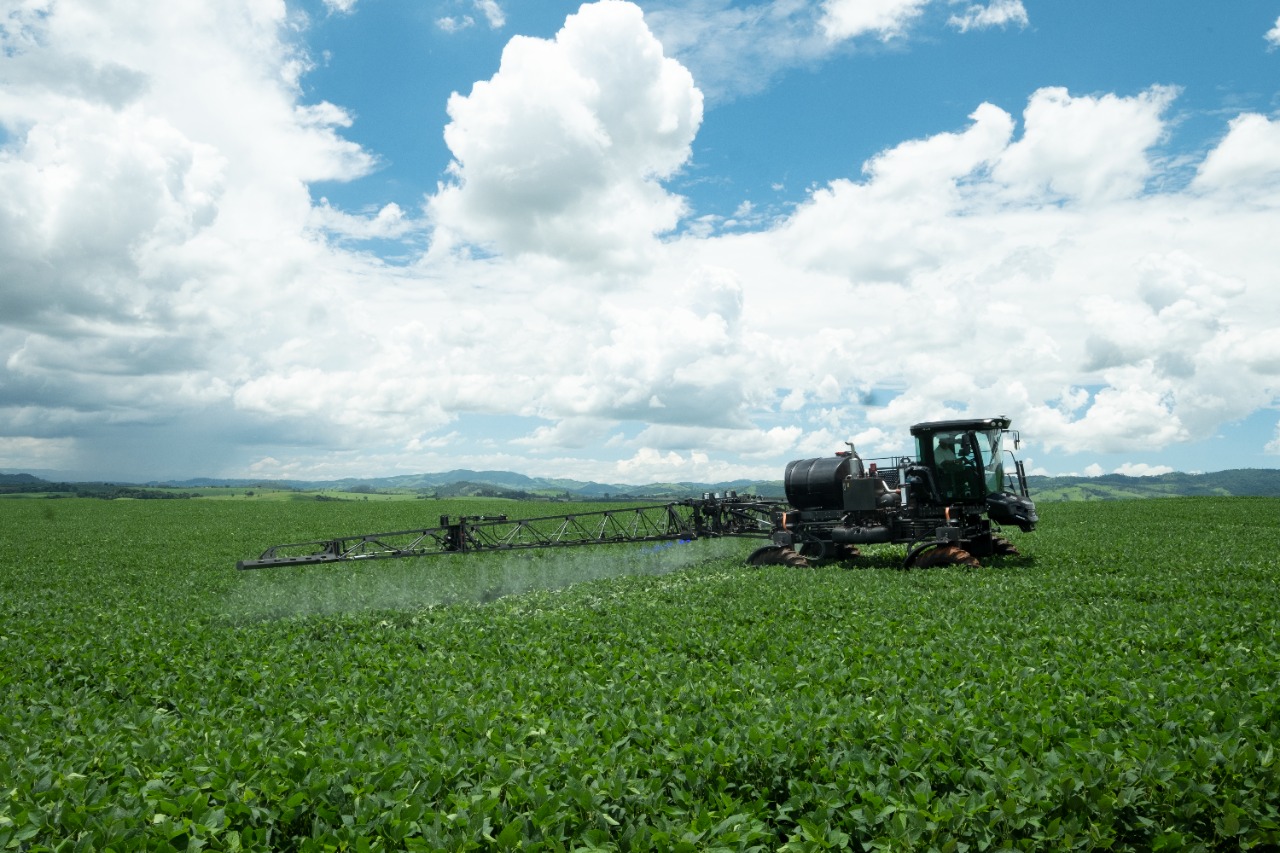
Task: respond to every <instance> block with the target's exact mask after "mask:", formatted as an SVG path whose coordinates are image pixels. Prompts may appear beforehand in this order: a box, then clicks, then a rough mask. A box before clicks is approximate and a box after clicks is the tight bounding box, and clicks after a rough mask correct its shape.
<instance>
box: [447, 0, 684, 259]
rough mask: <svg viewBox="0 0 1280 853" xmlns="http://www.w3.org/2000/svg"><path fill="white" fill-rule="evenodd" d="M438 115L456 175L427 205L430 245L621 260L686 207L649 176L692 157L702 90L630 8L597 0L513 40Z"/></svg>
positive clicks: (634, 255)
mask: <svg viewBox="0 0 1280 853" xmlns="http://www.w3.org/2000/svg"><path fill="white" fill-rule="evenodd" d="M449 116H450V118H451V122H450V124H449V125H448V126H447V127H446V128H445V140H446V142H447V143H448V145H449V148H450V150H451V151H452V152H453V155H454V162H453V165H452V167H451V172H452V177H453V180H452V181H451V183H449V184H448V185H446V186H443V187H441V188H440V191H439V192H438V193H437V194H436V195H435V196H434V197H433V198H432V199H431V201H430V209H431V212H432V216H433V218H434V221H435V224H436V227H437V239H438V240H439V241H444V242H446V243H447V242H448V241H450V240H453V241H458V242H473V243H477V244H479V245H481V246H483V247H487V248H492V249H496V250H497V251H500V252H503V253H510V254H513V255H519V254H537V255H544V256H548V257H552V258H557V259H561V260H569V261H596V260H600V259H609V260H612V261H615V262H619V263H632V262H635V261H636V260H637V259H638V258H639V257H641V256H643V254H644V253H645V252H646V251H647V250H648V249H649V248H650V247H651V241H652V239H653V237H654V235H656V234H660V233H662V232H664V231H669V230H671V229H672V228H674V227H675V225H676V223H677V222H678V220H679V217H680V215H681V214H682V212H683V211H684V209H685V206H684V201H683V199H681V198H680V197H678V196H675V195H672V194H671V193H670V192H668V191H667V190H666V189H665V188H664V187H663V186H662V185H661V183H660V181H661V179H663V178H667V177H669V176H671V175H672V174H673V173H674V172H675V171H676V170H677V169H679V168H680V167H681V166H682V165H683V164H684V163H685V161H686V160H687V159H688V157H689V152H690V148H689V146H690V143H691V142H692V140H693V136H694V133H695V132H696V131H697V128H698V125H699V123H700V122H701V120H702V96H701V93H700V92H699V91H698V90H697V88H696V87H695V86H694V85H693V79H692V77H691V76H690V75H689V73H688V71H686V70H685V69H684V68H683V67H682V66H681V65H679V64H678V63H676V62H675V61H673V60H671V59H668V58H667V57H665V56H664V55H663V51H662V45H661V44H660V43H659V42H658V41H657V39H655V38H654V37H653V35H652V34H651V33H650V32H649V30H648V28H647V27H646V26H645V24H644V19H643V16H642V13H641V12H640V9H639V7H637V6H635V5H633V4H630V3H624V2H619V0H603V2H599V3H595V4H591V5H585V6H583V7H582V9H581V10H580V11H579V12H578V13H577V14H575V15H571V16H569V18H568V19H567V20H566V21H565V25H564V28H563V29H561V30H560V32H559V33H558V34H557V35H556V38H555V39H554V40H550V41H549V40H544V39H535V38H528V37H523V36H517V37H515V38H513V39H512V40H511V42H510V43H509V44H508V45H507V47H506V49H505V50H504V51H503V55H502V65H501V67H500V68H499V69H498V72H497V73H496V74H495V75H494V76H493V78H492V79H490V80H487V81H481V82H478V83H476V84H475V86H474V87H473V88H472V90H471V93H470V94H469V95H461V94H455V95H454V96H453V97H451V98H450V99H449Z"/></svg>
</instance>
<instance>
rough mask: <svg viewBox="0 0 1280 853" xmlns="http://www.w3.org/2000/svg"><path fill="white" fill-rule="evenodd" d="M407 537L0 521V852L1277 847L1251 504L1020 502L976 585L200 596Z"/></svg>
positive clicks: (407, 520) (844, 576) (73, 520)
mask: <svg viewBox="0 0 1280 853" xmlns="http://www.w3.org/2000/svg"><path fill="white" fill-rule="evenodd" d="M526 508H527V509H528V510H529V512H528V514H530V515H537V514H543V513H546V512H547V511H548V510H549V509H550V507H548V506H533V505H528V506H527V507H526ZM432 510H433V511H435V506H434V505H433V506H432ZM441 511H445V510H441ZM465 511H467V512H468V513H477V512H480V513H482V512H486V511H488V510H487V509H486V508H484V507H483V506H482V505H480V503H479V502H476V501H469V502H467V503H466V504H465ZM498 511H505V512H511V511H512V504H511V503H510V502H502V503H501V504H500V509H499V510H498ZM551 511H554V510H551ZM421 512H422V503H421V502H413V501H408V502H399V503H397V502H383V503H374V502H369V503H365V502H342V503H316V502H297V503H287V502H280V503H270V504H254V503H250V502H231V501H207V502H206V501H182V502H171V501H164V502H162V501H145V502H110V503H108V502H103V501H95V500H77V499H67V500H62V501H8V502H4V503H0V513H2V514H3V524H2V525H0V545H3V554H4V555H5V556H4V557H3V558H0V559H2V560H3V562H2V563H0V611H2V612H0V702H2V703H3V705H2V707H3V708H4V713H3V714H2V715H0V780H2V781H0V849H15V850H17V849H20V850H32V851H35V850H53V849H57V850H75V849H105V848H108V847H110V848H112V849H115V850H129V849H148V850H167V849H174V850H187V849H201V848H203V849H211V850H237V849H255V848H256V849H264V848H265V849H276V850H334V849H351V850H364V849H394V850H469V849H474V850H494V849H524V850H548V851H554V850H628V851H641V850H788V851H811V850H826V849H847V848H853V849H864V850H909V849H911V850H914V849H922V850H923V849H938V850H982V849H989V850H997V849H1025V850H1038V849H1045V848H1054V849H1068V848H1097V847H1107V848H1111V849H1128V850H1153V849H1197V848H1198V849H1214V850H1217V849H1247V848H1251V847H1254V848H1259V849H1261V848H1263V847H1268V848H1273V847H1274V846H1275V845H1276V844H1280V778H1277V775H1278V774H1277V768H1276V755H1275V753H1276V741H1277V738H1278V736H1280V701H1277V699H1278V697H1277V687H1276V681H1277V671H1278V667H1277V663H1278V662H1280V639H1278V638H1280V630H1278V629H1280V615H1278V614H1280V585H1278V584H1277V583H1276V576H1275V554H1276V553H1277V545H1278V544H1280V501H1276V500H1269V499H1241V498H1235V499H1221V498H1205V499H1175V500H1168V501H1158V502H1117V503H1107V504H1084V503H1079V504H1053V505H1050V506H1047V507H1044V508H1043V513H1042V516H1043V519H1044V520H1043V524H1042V527H1041V530H1039V531H1037V532H1036V533H1035V534H1032V535H1030V536H1022V537H1019V539H1018V544H1019V546H1020V547H1021V548H1022V550H1023V552H1024V556H1022V557H1012V558H1005V559H1004V560H1003V561H1001V560H998V559H997V560H992V561H991V562H992V565H991V566H990V567H988V568H984V569H943V570H933V571H927V572H926V571H914V572H902V571H898V570H895V569H893V568H891V567H892V566H894V565H895V564H896V562H897V559H896V558H897V557H898V556H900V555H897V554H892V553H889V552H887V551H883V552H881V551H876V550H875V549H868V552H869V553H868V556H867V558H866V561H865V565H864V567H863V568H860V569H857V570H852V571H847V570H842V569H839V568H827V569H817V570H795V569H786V568H782V567H773V568H766V569H748V568H746V567H743V566H741V565H740V563H741V557H742V555H744V554H745V553H746V552H747V551H748V550H749V549H750V546H751V544H753V543H692V544H689V545H682V546H676V547H672V548H667V549H662V550H653V549H641V548H639V547H638V546H636V547H626V548H623V547H615V548H609V549H604V550H600V549H581V550H576V551H572V552H568V551H566V552H558V551H557V552H541V553H539V554H538V555H537V556H534V555H529V556H528V558H527V559H526V558H519V559H516V558H506V559H505V560H504V559H501V558H497V557H494V558H493V559H490V555H476V556H471V557H467V558H463V559H459V560H451V559H445V558H441V559H438V560H435V561H428V560H423V561H417V562H405V563H401V564H396V563H394V562H386V563H374V564H360V565H358V566H357V567H355V568H354V569H353V568H352V567H350V566H342V567H337V566H332V567H310V568H299V569H285V570H274V571H272V572H259V573H252V572H239V573H238V572H235V571H234V570H233V569H232V568H231V566H232V565H233V563H234V561H235V560H236V559H238V558H241V557H244V556H246V555H250V554H253V553H254V552H256V551H257V550H260V549H261V547H263V546H264V545H265V544H270V543H271V542H275V541H289V540H298V539H307V538H313V537H316V536H321V535H326V534H337V533H343V532H353V531H360V530H377V529H396V528H397V527H411V526H414V525H416V524H421V523H422V522H423V519H421V518H418V517H416V516H415V513H421ZM725 548H731V549H736V550H737V551H740V552H741V553H732V554H731V553H728V552H726V551H725V550H724V549H725ZM575 561H576V562H575ZM557 567H559V568H557ZM614 574H621V575H622V576H618V577H610V576H609V575H614ZM591 578H595V579H594V580H590V579H591ZM579 579H587V580H585V582H581V583H576V584H573V585H571V586H566V585H564V584H566V583H567V582H568V581H571V580H579ZM507 593H518V594H514V595H508V594H507Z"/></svg>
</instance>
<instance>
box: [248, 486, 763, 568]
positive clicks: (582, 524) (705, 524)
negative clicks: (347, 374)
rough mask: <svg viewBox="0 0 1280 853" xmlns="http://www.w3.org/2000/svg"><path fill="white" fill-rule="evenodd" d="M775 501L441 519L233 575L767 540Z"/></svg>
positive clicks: (283, 556) (290, 551)
mask: <svg viewBox="0 0 1280 853" xmlns="http://www.w3.org/2000/svg"><path fill="white" fill-rule="evenodd" d="M784 507H785V504H783V503H781V502H777V501H765V500H755V499H749V498H738V497H736V496H732V495H731V496H729V497H716V496H713V495H704V496H703V497H701V498H687V499H685V500H682V501H678V502H674V503H667V504H654V505H651V506H640V507H627V508H625V509H607V510H600V511H597V512H582V513H571V514H566V515H550V516H544V517H541V518H519V519H511V518H508V517H507V516H505V515H500V516H483V515H479V516H461V517H459V518H457V519H454V520H451V519H450V517H449V516H447V515H443V516H441V517H440V524H439V526H438V527H425V528H418V529H413V530H397V531H392V532H389V533H364V534H359V535H355V536H339V537H337V538H334V539H319V540H315V541H312V542H295V543H291V544H287V545H272V546H271V547H270V548H268V549H267V550H265V551H263V552H262V554H261V555H260V556H259V557H258V558H257V559H256V560H241V561H240V562H238V563H236V568H238V569H265V568H273V567H280V566H305V565H316V564H321V563H335V562H350V561H356V560H378V559H393V558H403V557H429V556H435V555H439V554H458V553H467V552H475V551H507V550H517V549H529V548H565V547H572V546H575V545H603V544H608V543H616V542H662V541H671V540H677V539H703V538H715V537H724V536H747V537H761V538H767V537H768V536H769V535H770V531H771V530H772V529H773V518H774V513H775V512H780V511H781V510H782V509H783V508H784Z"/></svg>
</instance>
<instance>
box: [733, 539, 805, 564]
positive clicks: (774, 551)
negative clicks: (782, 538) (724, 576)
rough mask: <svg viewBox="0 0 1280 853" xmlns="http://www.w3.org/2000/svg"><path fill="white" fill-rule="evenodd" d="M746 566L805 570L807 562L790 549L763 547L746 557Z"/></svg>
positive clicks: (772, 546)
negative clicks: (788, 567) (790, 567)
mask: <svg viewBox="0 0 1280 853" xmlns="http://www.w3.org/2000/svg"><path fill="white" fill-rule="evenodd" d="M747 565H748V566H792V567H793V568H797V569H803V568H807V567H808V565H809V561H808V560H806V559H805V558H804V557H802V556H801V555H799V554H797V553H796V552H795V551H792V550H791V549H790V548H784V547H782V546H781V545H765V546H764V547H763V548H757V549H756V550H754V551H752V552H751V555H750V556H749V557H747Z"/></svg>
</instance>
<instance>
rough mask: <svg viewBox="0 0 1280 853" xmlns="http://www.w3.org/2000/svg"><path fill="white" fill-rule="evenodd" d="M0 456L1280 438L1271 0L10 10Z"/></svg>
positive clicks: (75, 463)
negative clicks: (968, 427)
mask: <svg viewBox="0 0 1280 853" xmlns="http://www.w3.org/2000/svg"><path fill="white" fill-rule="evenodd" d="M0 48H2V49H0V92H3V95H0V187H3V188H4V192H3V193H0V470H3V471H20V470H27V471H39V472H49V473H57V474H59V475H65V476H75V477H83V478H109V479H121V480H125V479H132V480H143V479H152V478H157V479H158V478H178V477H187V476H228V477H233V476H234V477H239V476H262V477H264V478H266V477H273V478H274V477H300V478H308V479H320V478H328V477H342V476H382V475H389V474H397V473H412V472H420V471H440V470H449V469H452V468H458V467H467V468H481V469H484V468H499V469H509V470H515V471H520V472H523V473H528V474H532V475H543V476H565V477H573V478H577V479H595V480H600V481H606V482H636V483H639V482H649V481H657V480H700V481H715V480H727V479H735V478H739V477H752V478H756V477H760V478H775V479H776V478H777V477H779V476H780V472H781V470H782V467H783V466H784V465H785V463H786V461H787V460H789V459H793V458H800V457H805V456H814V455H820V454H825V453H828V452H831V451H833V450H836V449H840V448H841V447H842V446H843V442H844V441H845V440H848V439H851V440H854V441H856V442H857V444H858V447H859V449H860V450H861V451H862V452H863V453H864V455H878V454H886V455H889V454H895V453H902V452H905V451H907V450H908V449H909V448H908V445H907V440H906V439H907V429H908V427H909V426H910V424H911V423H914V422H916V421H920V420H928V419H934V418H943V417H955V416H961V415H974V416H986V415H990V414H999V413H1005V414H1008V415H1010V416H1012V417H1013V418H1014V420H1015V422H1016V425H1017V426H1018V427H1019V428H1020V429H1021V432H1022V436H1023V439H1024V445H1023V450H1022V455H1023V456H1024V457H1025V458H1027V459H1029V460H1030V467H1031V468H1032V469H1033V470H1036V471H1040V472H1043V473H1052V474H1062V473H1102V472H1112V471H1120V472H1124V473H1134V474H1142V473H1158V472H1161V471H1166V470H1184V471H1207V470H1221V469H1225V468H1233V467H1275V466H1276V464H1277V460H1280V412H1278V411H1277V403H1280V340H1278V339H1277V336H1276V331H1277V327H1278V326H1280V324H1278V323H1277V322H1276V320H1275V318H1276V317H1277V316H1280V287H1277V285H1276V280H1275V273H1274V270H1275V269H1276V268H1277V261H1280V250H1277V248H1276V247H1275V245H1274V244H1275V243H1276V241H1275V239H1274V234H1275V232H1276V230H1277V224H1280V215H1278V213H1280V210H1278V208H1280V86H1277V82H1276V81H1277V80H1280V74H1278V71H1280V4H1276V3H1262V2H1238V3H1227V4H1206V3H1199V2H1160V3H1157V2H1132V3H1124V4H1114V3H1104V2H1092V0H1088V2H1075V3H1070V4H1066V3H1061V2H1056V3H1050V2H1034V0H989V2H981V3H978V2H975V3H970V2H964V1H963V0H815V2H795V0H775V2H761V3H756V4H747V3H731V2H726V0H695V1H694V2H654V3H639V4H633V3H626V2H622V0H602V2H597V3H589V4H579V3H555V2H539V3H530V2H515V0H431V2H421V0H418V2H411V0H306V2H277V1H276V0H255V2H250V0H234V2H233V0H228V2H226V3H221V4H216V5H212V6H211V5H210V4H204V3H199V2H196V0H189V1H188V0H176V2H173V3H169V4H165V6H164V7H163V8H162V10H161V11H157V10H156V9H155V8H154V7H153V5H152V4H146V3H143V2H141V0H103V1H102V2H95V3H93V4H87V3H66V2H54V0H8V2H0Z"/></svg>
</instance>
